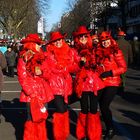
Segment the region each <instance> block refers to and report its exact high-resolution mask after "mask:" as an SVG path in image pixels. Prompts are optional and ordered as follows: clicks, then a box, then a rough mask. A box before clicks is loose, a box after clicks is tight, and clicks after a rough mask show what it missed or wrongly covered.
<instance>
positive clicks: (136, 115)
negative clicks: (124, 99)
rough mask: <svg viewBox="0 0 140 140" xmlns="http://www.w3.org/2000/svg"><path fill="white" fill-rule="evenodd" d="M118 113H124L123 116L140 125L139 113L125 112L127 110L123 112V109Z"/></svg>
mask: <svg viewBox="0 0 140 140" xmlns="http://www.w3.org/2000/svg"><path fill="white" fill-rule="evenodd" d="M118 111H120V112H122V115H123V116H125V117H127V118H130V119H131V120H133V121H136V122H137V123H138V124H139V125H140V114H139V113H136V112H132V111H125V110H121V109H119V110H118ZM139 130H140V129H139Z"/></svg>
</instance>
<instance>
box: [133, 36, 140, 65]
mask: <svg viewBox="0 0 140 140" xmlns="http://www.w3.org/2000/svg"><path fill="white" fill-rule="evenodd" d="M132 50H133V60H134V61H133V65H134V67H135V68H140V41H139V40H138V37H137V36H134V38H133V42H132Z"/></svg>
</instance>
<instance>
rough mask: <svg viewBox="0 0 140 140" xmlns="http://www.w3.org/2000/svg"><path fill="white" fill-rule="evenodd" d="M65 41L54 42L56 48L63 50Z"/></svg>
mask: <svg viewBox="0 0 140 140" xmlns="http://www.w3.org/2000/svg"><path fill="white" fill-rule="evenodd" d="M62 41H63V39H58V40H56V41H54V42H53V45H54V46H56V47H57V48H61V47H62V45H63V42H62Z"/></svg>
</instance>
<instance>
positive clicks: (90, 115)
mask: <svg viewBox="0 0 140 140" xmlns="http://www.w3.org/2000/svg"><path fill="white" fill-rule="evenodd" d="M65 37H66V34H64V35H62V34H61V33H60V32H59V31H55V32H52V33H51V34H50V40H49V42H48V43H47V45H46V52H43V51H42V50H41V45H42V40H41V39H40V37H39V36H38V35H37V34H29V35H27V37H26V38H25V39H22V40H21V44H23V47H22V50H21V51H20V54H19V60H18V66H17V71H18V79H19V82H20V85H21V87H22V92H21V95H20V101H21V102H26V104H27V112H28V113H27V114H28V117H27V121H26V122H25V125H24V136H23V139H24V140H47V139H48V138H47V126H46V119H47V117H48V110H47V104H48V103H49V102H50V101H52V100H53V101H54V104H55V112H54V113H53V119H52V124H53V137H54V140H66V139H67V138H68V136H69V134H70V121H69V110H68V97H69V96H71V95H72V94H73V93H76V95H77V97H78V98H79V101H80V106H81V111H80V112H79V115H78V118H77V125H76V136H77V139H78V140H83V139H85V138H88V139H89V140H101V138H102V124H101V118H100V113H101V115H102V118H103V121H104V123H105V126H106V132H105V136H104V139H111V138H112V137H113V135H114V127H113V123H112V113H111V110H110V104H111V102H112V100H113V98H114V96H115V94H116V93H117V90H118V87H119V86H120V84H121V77H120V75H121V74H123V73H125V72H126V70H127V66H126V62H125V60H124V56H123V54H122V51H121V50H120V49H119V47H118V45H117V43H116V41H115V40H114V39H113V38H112V36H111V34H110V33H109V32H107V31H103V32H102V33H101V34H100V35H99V37H98V38H97V36H96V35H94V36H91V35H90V31H89V30H88V29H87V28H86V27H85V26H79V27H78V28H77V29H76V31H75V32H73V39H74V47H73V48H71V47H69V45H68V44H67V43H66V42H65ZM73 74H74V75H75V78H74V79H73V78H72V75H73ZM99 110H100V113H99Z"/></svg>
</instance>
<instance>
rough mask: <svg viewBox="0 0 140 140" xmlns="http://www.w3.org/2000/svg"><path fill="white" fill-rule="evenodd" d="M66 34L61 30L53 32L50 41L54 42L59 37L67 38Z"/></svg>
mask: <svg viewBox="0 0 140 140" xmlns="http://www.w3.org/2000/svg"><path fill="white" fill-rule="evenodd" d="M65 36H66V34H64V35H62V34H61V33H60V32H59V31H56V32H51V34H50V40H49V43H51V42H54V41H56V40H58V39H62V38H65Z"/></svg>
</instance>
